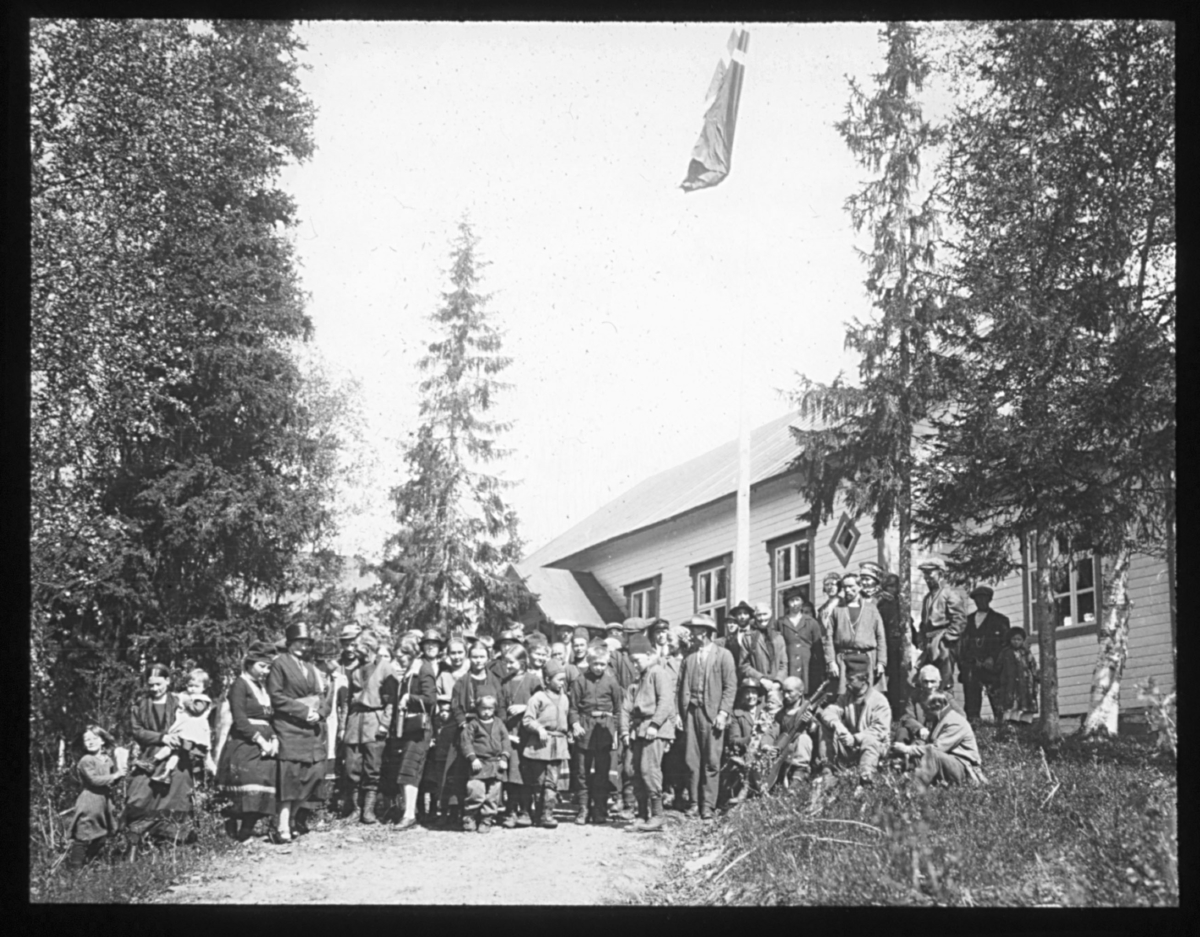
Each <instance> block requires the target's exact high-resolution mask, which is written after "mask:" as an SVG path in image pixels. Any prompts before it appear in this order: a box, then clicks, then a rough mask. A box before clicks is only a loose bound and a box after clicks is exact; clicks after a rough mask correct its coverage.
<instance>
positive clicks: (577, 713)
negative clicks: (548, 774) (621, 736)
mask: <svg viewBox="0 0 1200 937" xmlns="http://www.w3.org/2000/svg"><path fill="white" fill-rule="evenodd" d="M567 699H568V701H569V704H570V721H571V727H572V728H574V727H575V724H576V723H579V725H580V726H581V727H582V728H583V735H582V736H581V737H580V738H578V739H575V744H576V745H578V746H579V748H580V750H581V751H605V750H608V749H611V748H612V747H613V745H614V743H615V742H616V731H617V720H618V719H619V718H620V714H621V687H620V684H618V683H617V678H616V677H615V676H614V675H613V673H612V671H611V670H606V671H604V673H602V674H601V675H600V676H598V677H596V676H593V675H592V674H591V673H590V672H588V671H585V672H583V673H581V674H580V675H579V679H577V680H576V681H575V682H574V683H572V684H571V686H570V687H569V688H568V690H567ZM597 713H608V715H607V716H599V715H597Z"/></svg>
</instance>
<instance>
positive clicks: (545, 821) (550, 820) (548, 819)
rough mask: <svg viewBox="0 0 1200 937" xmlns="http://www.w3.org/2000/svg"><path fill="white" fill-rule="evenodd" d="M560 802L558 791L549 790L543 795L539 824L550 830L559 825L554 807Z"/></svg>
mask: <svg viewBox="0 0 1200 937" xmlns="http://www.w3.org/2000/svg"><path fill="white" fill-rule="evenodd" d="M557 804H558V792H557V791H551V790H548V791H546V792H545V794H544V795H543V800H542V809H541V815H540V816H539V818H538V826H543V827H545V828H546V829H548V830H552V829H554V828H555V827H556V826H558V820H556V819H555V818H554V807H555V805H557Z"/></svg>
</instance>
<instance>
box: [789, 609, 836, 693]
mask: <svg viewBox="0 0 1200 937" xmlns="http://www.w3.org/2000/svg"><path fill="white" fill-rule="evenodd" d="M779 627H780V633H781V634H782V635H783V643H784V646H785V647H786V648H787V658H788V670H787V672H788V676H789V677H799V678H800V679H801V680H803V681H804V690H805V692H809V691H811V690H815V689H816V688H817V687H818V686H819V685H820V683H821V681H822V680H823V679H824V678H825V648H824V647H823V646H822V641H823V640H824V636H825V632H824V629H823V628H822V627H821V623H820V622H819V621H818V620H817V619H816V618H814V617H813V616H812V615H809V614H808V613H807V612H804V613H802V614H801V615H800V618H799V620H798V621H796V622H793V621H791V619H789V618H781V619H779ZM814 681H815V682H814Z"/></svg>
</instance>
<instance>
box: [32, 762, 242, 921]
mask: <svg viewBox="0 0 1200 937" xmlns="http://www.w3.org/2000/svg"><path fill="white" fill-rule="evenodd" d="M31 781H32V784H31V785H30V793H31V798H30V823H29V865H30V868H29V900H30V902H31V903H34V904H42V903H45V904H51V903H81V902H82V903H89V904H128V903H139V902H145V901H150V900H152V899H154V898H155V897H157V896H159V895H161V894H162V893H163V892H164V891H166V889H167V888H169V887H170V886H171V885H175V884H178V883H179V882H180V881H182V879H183V878H184V877H186V876H188V875H190V874H191V873H192V872H195V871H197V870H199V869H201V868H203V867H205V866H207V865H208V864H209V863H211V862H212V861H213V860H214V859H216V858H219V857H220V856H221V855H222V854H223V853H224V852H225V851H226V850H228V849H230V848H231V847H233V846H234V844H233V842H232V841H231V840H230V839H229V838H228V837H227V836H226V835H225V833H224V830H223V826H222V824H223V823H224V819H223V818H222V816H221V815H220V812H219V804H218V803H217V802H216V799H215V798H214V797H212V796H211V795H210V794H209V792H208V791H206V790H200V791H198V792H197V806H198V809H197V810H196V813H195V828H196V840H195V842H193V843H190V844H186V845H185V844H182V843H179V844H173V843H168V844H166V845H163V846H159V847H156V848H150V849H146V850H139V852H138V855H137V857H136V858H135V859H133V860H132V861H126V860H125V859H124V858H123V855H124V853H125V847H126V845H127V842H126V839H125V837H124V835H123V834H121V833H118V834H117V835H116V836H114V837H110V838H109V841H108V842H106V843H105V844H104V847H103V851H102V853H101V855H100V856H99V857H97V858H96V859H95V860H93V861H92V862H90V863H89V864H88V865H86V866H84V868H82V869H79V870H73V869H70V868H68V867H67V864H66V862H65V861H63V856H64V854H65V852H66V849H67V843H66V841H65V838H64V835H63V834H64V830H63V826H64V824H63V822H62V820H61V819H60V812H61V811H62V810H64V809H66V808H69V807H70V806H72V805H73V804H74V802H75V797H76V795H77V794H78V784H79V782H78V781H77V780H76V778H75V771H74V768H73V767H68V768H67V769H65V770H64V771H61V772H58V771H37V770H35V771H34V775H33V777H31ZM123 806H124V802H123V800H122V799H121V797H120V796H118V797H117V798H114V807H115V809H116V811H117V813H118V814H119V813H120V811H121V809H122V808H123Z"/></svg>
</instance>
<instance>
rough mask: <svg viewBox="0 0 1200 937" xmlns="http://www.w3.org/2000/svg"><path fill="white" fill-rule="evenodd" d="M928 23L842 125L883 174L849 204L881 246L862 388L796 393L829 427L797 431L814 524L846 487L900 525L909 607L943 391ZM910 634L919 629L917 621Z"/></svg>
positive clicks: (871, 275)
mask: <svg viewBox="0 0 1200 937" xmlns="http://www.w3.org/2000/svg"><path fill="white" fill-rule="evenodd" d="M919 35H920V33H919V30H918V29H916V28H915V27H913V26H911V25H910V24H907V23H889V24H888V25H887V26H886V27H884V29H883V30H882V31H881V33H880V38H881V41H883V42H884V43H885V44H886V47H887V54H886V62H887V67H886V69H885V71H884V72H883V73H881V74H879V75H876V76H875V83H876V88H875V91H874V93H873V94H872V95H871V96H870V97H868V96H867V95H866V93H864V92H863V91H862V90H861V89H860V88H859V87H858V85H857V84H856V83H855V82H854V81H853V80H851V82H850V92H851V99H850V103H849V105H848V106H847V116H846V118H845V119H844V120H842V121H841V122H839V123H838V124H837V129H838V131H839V132H840V133H841V134H842V137H843V138H844V139H845V141H846V145H847V146H848V147H849V148H850V150H851V151H852V152H853V153H854V154H855V157H856V158H857V159H858V162H859V163H860V164H861V165H862V166H863V167H864V168H865V169H867V170H868V171H869V172H872V173H875V174H877V175H876V177H875V178H874V179H872V180H871V181H869V182H867V183H866V184H865V185H864V186H863V188H862V189H861V190H860V191H859V192H857V193H855V194H853V195H851V196H850V197H849V198H848V199H847V201H846V207H847V210H848V211H849V212H850V215H851V218H852V220H853V221H854V225H855V228H856V229H861V228H862V227H863V225H866V226H867V227H868V228H869V230H870V232H871V235H872V249H871V250H870V252H860V253H861V256H862V259H863V261H864V262H865V263H866V265H867V268H868V273H867V279H866V281H865V285H866V289H867V292H868V294H869V295H870V297H871V301H872V305H873V307H874V309H875V311H876V315H875V317H874V318H872V319H871V320H869V321H866V322H860V321H856V322H855V323H854V324H853V325H851V326H850V327H848V328H847V330H846V347H847V348H848V349H852V350H854V351H856V352H858V354H859V355H860V359H859V382H860V383H859V386H852V385H850V384H847V383H846V382H845V381H844V380H843V379H842V377H841V376H840V375H839V377H838V378H837V379H835V380H834V382H833V383H832V384H830V385H828V386H824V385H821V384H817V383H814V382H812V381H810V380H809V379H807V378H804V377H801V379H800V383H799V386H798V387H797V388H796V390H795V391H794V392H793V398H794V399H795V400H796V401H797V402H798V403H799V405H800V410H801V413H802V415H805V416H810V417H814V418H815V420H816V422H817V424H818V425H817V427H816V428H814V429H806V430H793V433H794V435H795V437H796V440H797V442H798V443H799V445H800V447H801V452H800V454H799V455H798V456H797V457H796V459H795V460H794V461H793V463H792V464H793V467H795V468H797V469H799V470H800V471H801V479H802V482H801V484H802V491H803V493H804V495H805V497H806V499H807V500H808V501H809V503H810V505H811V507H810V509H809V512H808V515H807V516H808V519H809V522H810V523H813V524H817V523H822V522H825V521H827V520H829V518H830V517H831V516H832V514H833V510H834V499H835V498H836V497H837V496H838V495H839V494H841V496H842V497H843V498H844V500H845V503H846V505H847V507H848V508H849V509H850V510H851V511H852V512H854V513H855V515H856V516H861V515H862V514H864V513H870V514H871V515H872V521H873V525H872V526H873V535H874V536H875V537H876V538H882V537H883V536H884V532H885V531H886V530H887V529H888V528H889V527H890V526H891V525H892V524H893V523H894V522H896V521H899V525H900V553H901V555H900V569H899V575H900V583H901V595H900V607H901V608H903V609H908V608H910V607H911V600H910V588H911V586H910V583H909V579H910V575H909V570H910V562H911V553H910V546H909V518H910V514H911V506H912V497H913V461H914V457H913V446H914V427H915V426H916V425H917V424H918V423H919V422H920V421H921V420H922V419H924V418H925V417H926V416H927V415H928V413H929V410H930V407H931V406H932V405H933V404H934V403H935V402H936V401H937V400H938V399H939V396H940V393H941V392H940V390H939V386H938V376H937V368H936V359H937V355H936V349H935V347H934V346H933V344H932V343H931V342H930V338H929V336H930V334H931V327H932V325H933V323H934V322H935V321H936V319H937V317H938V315H939V309H938V306H937V304H936V302H935V297H936V293H937V284H936V280H935V279H934V270H935V253H934V249H935V244H936V238H937V236H938V231H939V225H938V206H937V196H936V193H935V192H929V193H925V194H924V196H922V194H921V182H920V170H921V161H922V158H923V157H924V156H926V155H927V154H928V153H929V152H930V151H932V150H933V148H935V147H937V146H938V145H939V144H940V142H941V140H942V138H943V136H944V130H943V129H941V128H938V127H935V126H933V125H932V124H930V122H928V121H926V120H925V119H924V118H923V117H922V111H921V105H920V103H919V101H918V98H917V95H918V94H919V93H920V91H921V89H922V86H923V83H924V81H925V79H926V77H927V76H928V73H929V68H930V66H929V64H928V62H927V61H926V59H925V57H924V56H923V55H922V53H921V51H920V49H919V43H918V39H919ZM906 633H907V629H906Z"/></svg>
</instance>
